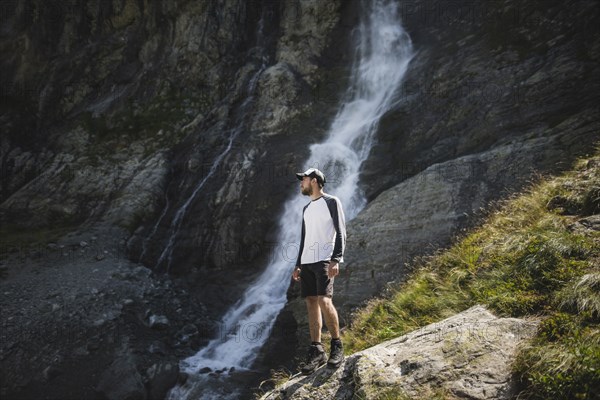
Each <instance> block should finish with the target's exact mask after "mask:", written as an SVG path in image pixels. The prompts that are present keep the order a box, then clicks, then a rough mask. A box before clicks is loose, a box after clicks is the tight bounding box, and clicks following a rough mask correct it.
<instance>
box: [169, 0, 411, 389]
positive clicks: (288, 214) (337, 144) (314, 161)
mask: <svg viewBox="0 0 600 400" xmlns="http://www.w3.org/2000/svg"><path fill="white" fill-rule="evenodd" d="M370 7H371V8H370V9H369V10H366V12H364V13H363V21H361V24H360V26H359V32H358V33H359V39H358V43H357V46H358V47H357V50H356V51H357V53H356V60H355V62H354V65H353V72H352V77H351V79H350V87H349V88H348V91H347V93H346V96H345V101H344V103H343V104H342V105H341V106H340V110H339V112H338V114H337V115H336V117H335V119H334V121H333V123H332V124H331V127H330V130H329V133H328V135H327V138H326V140H325V141H324V142H322V143H318V144H313V145H311V146H310V151H311V155H310V158H309V159H308V160H307V162H306V163H305V164H304V166H303V167H302V168H301V170H305V169H307V168H309V167H317V168H319V169H321V170H322V171H323V172H324V173H325V175H326V177H327V181H328V183H327V184H326V186H325V192H326V193H330V194H333V195H335V196H337V197H339V198H340V200H341V202H342V205H343V207H344V211H345V214H346V219H347V221H348V220H351V219H352V218H354V217H355V216H356V214H357V213H358V212H359V211H360V210H361V209H362V208H363V207H364V206H365V204H366V200H365V198H364V196H363V194H362V193H361V191H360V190H359V187H358V174H359V170H360V167H361V165H362V163H363V162H364V161H365V160H366V158H367V156H368V154H369V151H370V149H371V146H372V144H373V135H374V133H375V132H376V131H377V126H378V123H379V120H380V118H381V117H382V116H383V114H384V113H386V112H387V111H388V110H389V109H390V107H391V106H392V105H393V102H394V100H395V99H394V95H395V93H396V91H397V89H398V87H399V86H400V83H401V80H402V77H403V76H404V74H405V72H406V70H407V68H408V64H409V62H410V60H411V57H412V54H413V53H412V44H411V41H410V38H409V36H408V35H407V33H406V32H405V31H404V29H403V28H402V26H401V24H400V18H399V13H398V5H397V4H396V3H394V2H392V1H385V0H374V1H373V2H371V4H370ZM290 182H294V183H292V185H296V184H297V185H298V186H296V187H295V192H296V194H294V196H292V198H291V199H290V200H288V201H287V202H286V204H285V206H284V210H283V213H282V215H281V218H280V222H279V234H278V244H279V246H278V253H277V256H276V257H273V259H272V261H271V262H270V263H269V265H268V266H267V267H266V268H265V270H264V272H263V273H262V274H261V275H260V276H259V277H258V278H257V279H256V281H255V282H253V283H252V284H250V285H249V287H248V289H247V290H246V292H245V293H243V294H242V296H241V298H240V299H239V301H238V302H237V303H236V304H235V305H234V306H233V307H231V309H230V310H229V311H228V312H227V313H226V314H225V315H224V316H223V319H222V322H221V332H222V334H221V335H219V337H217V338H215V339H213V340H212V341H210V342H209V344H208V345H207V346H206V347H205V348H203V349H202V350H200V351H199V352H198V353H197V354H195V355H194V356H192V357H189V358H187V359H185V360H183V361H181V363H180V367H181V369H182V370H183V371H185V372H187V373H188V374H190V378H189V379H188V381H187V382H186V383H185V384H184V385H181V386H177V387H175V388H173V389H172V390H171V392H170V393H169V396H168V398H169V399H171V400H179V399H192V398H193V399H198V398H200V399H222V398H235V396H236V393H235V392H231V390H223V389H224V388H223V387H222V386H223V385H222V384H221V386H219V385H214V384H212V385H211V384H210V382H209V380H210V379H211V378H210V376H209V375H207V374H198V371H199V370H200V369H202V368H205V367H209V368H210V369H211V370H212V371H222V372H220V375H219V376H220V379H221V382H223V380H222V379H223V376H226V375H227V374H228V372H229V371H231V370H232V367H233V370H235V371H236V372H237V371H244V370H248V369H249V368H251V366H252V363H253V361H254V360H255V358H256V356H257V354H258V351H259V349H260V348H261V346H262V345H263V344H264V342H265V341H266V339H267V338H268V337H269V335H270V332H271V328H272V327H273V323H274V321H275V319H276V317H277V315H278V314H279V312H280V311H281V309H282V308H283V307H284V305H285V302H286V292H287V290H288V286H289V283H290V277H291V273H292V269H293V266H294V263H295V261H296V257H297V254H298V243H299V241H300V230H301V219H300V218H301V213H302V207H303V206H304V205H305V204H306V203H307V202H308V201H309V198H308V197H304V196H302V195H301V194H300V182H299V181H297V180H296V178H295V176H293V175H292V176H290ZM349 245H351V243H349ZM342 268H343V266H342Z"/></svg>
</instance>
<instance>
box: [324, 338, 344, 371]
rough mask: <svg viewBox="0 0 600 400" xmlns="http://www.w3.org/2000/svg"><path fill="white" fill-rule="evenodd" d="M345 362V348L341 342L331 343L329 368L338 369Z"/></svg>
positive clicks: (333, 341) (334, 341)
mask: <svg viewBox="0 0 600 400" xmlns="http://www.w3.org/2000/svg"><path fill="white" fill-rule="evenodd" d="M343 360H344V347H343V346H342V341H341V340H332V341H331V355H330V356H329V361H327V366H329V367H333V368H336V367H337V366H338V365H340V363H341V362H342V361H343Z"/></svg>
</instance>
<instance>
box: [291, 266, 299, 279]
mask: <svg viewBox="0 0 600 400" xmlns="http://www.w3.org/2000/svg"><path fill="white" fill-rule="evenodd" d="M292 279H293V280H295V281H296V282H298V281H299V280H300V267H294V273H293V274H292Z"/></svg>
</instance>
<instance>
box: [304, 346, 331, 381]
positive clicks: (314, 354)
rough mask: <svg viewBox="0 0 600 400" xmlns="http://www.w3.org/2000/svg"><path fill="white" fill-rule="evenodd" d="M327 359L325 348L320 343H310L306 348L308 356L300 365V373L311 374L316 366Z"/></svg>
mask: <svg viewBox="0 0 600 400" xmlns="http://www.w3.org/2000/svg"><path fill="white" fill-rule="evenodd" d="M326 361H327V355H326V354H325V349H323V345H321V344H311V345H310V348H309V349H308V358H307V360H306V364H304V366H303V367H302V373H303V374H304V375H309V374H312V373H313V372H314V371H315V370H316V369H317V368H319V367H320V366H321V365H323V364H325V362H326Z"/></svg>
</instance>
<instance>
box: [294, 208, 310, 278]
mask: <svg viewBox="0 0 600 400" xmlns="http://www.w3.org/2000/svg"><path fill="white" fill-rule="evenodd" d="M309 204H310V203H309ZM306 207H308V205H306V206H305V207H304V208H303V209H302V234H301V235H300V248H299V249H298V259H297V260H296V267H300V265H301V264H302V251H303V250H304V236H306V226H305V225H304V211H305V210H306Z"/></svg>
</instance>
